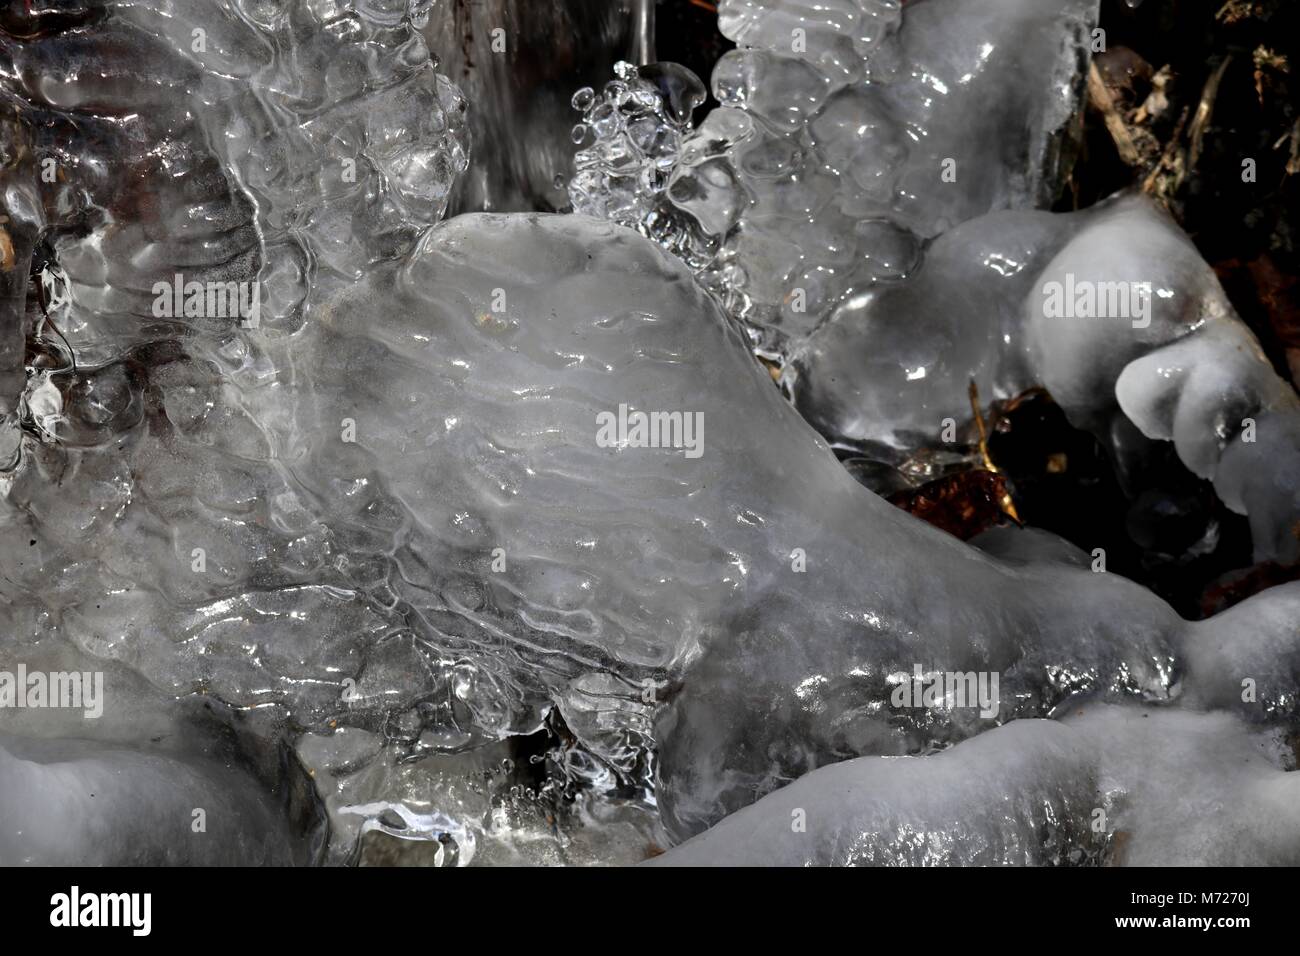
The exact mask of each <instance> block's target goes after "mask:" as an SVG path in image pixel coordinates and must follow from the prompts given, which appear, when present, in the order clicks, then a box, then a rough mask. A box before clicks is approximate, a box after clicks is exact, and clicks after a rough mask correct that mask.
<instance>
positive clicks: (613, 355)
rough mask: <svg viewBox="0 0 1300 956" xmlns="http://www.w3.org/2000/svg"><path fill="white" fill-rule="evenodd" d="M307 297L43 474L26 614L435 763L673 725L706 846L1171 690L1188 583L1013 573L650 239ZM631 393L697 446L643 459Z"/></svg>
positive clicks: (174, 370)
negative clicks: (800, 790) (788, 803)
mask: <svg viewBox="0 0 1300 956" xmlns="http://www.w3.org/2000/svg"><path fill="white" fill-rule="evenodd" d="M314 317H315V318H314V321H312V322H310V323H309V324H308V325H306V326H305V327H304V328H302V329H301V330H300V331H299V332H298V333H297V334H296V335H295V336H293V337H292V338H291V339H286V338H281V337H273V336H267V337H264V338H263V337H251V336H250V337H249V338H248V339H247V343H248V346H249V351H248V353H247V354H246V355H245V356H244V357H243V359H242V362H243V364H242V365H241V366H238V367H234V368H229V369H222V368H220V367H217V366H205V365H202V364H200V363H194V362H187V361H184V360H181V359H177V360H175V361H171V362H161V361H160V362H159V363H158V365H157V366H156V367H155V368H153V369H151V370H150V371H149V372H148V375H149V376H150V379H151V381H156V382H157V383H158V384H157V386H156V387H157V388H158V389H159V390H160V393H161V395H162V400H161V402H160V404H159V405H157V406H156V409H155V411H154V412H153V413H152V414H151V415H149V416H145V417H144V418H143V419H141V420H140V421H139V422H138V423H137V424H136V425H134V426H133V427H132V429H131V431H130V440H129V441H128V442H127V443H126V444H125V446H124V450H123V452H122V454H121V457H120V458H119V457H115V456H114V455H111V454H110V453H109V451H108V450H106V449H104V450H97V452H98V453H97V454H94V455H92V454H89V453H87V454H83V455H82V456H81V457H80V458H79V463H80V468H79V470H78V471H77V472H75V473H69V474H67V475H66V476H65V479H64V482H63V485H62V486H61V487H60V488H59V489H58V491H57V495H56V493H55V490H54V488H53V486H52V485H51V484H50V483H49V482H48V481H46V480H41V479H40V476H39V473H38V472H37V471H36V470H35V469H32V470H30V471H28V472H26V473H24V474H23V475H22V476H20V477H19V479H18V480H16V481H15V484H14V487H13V488H12V489H11V492H10V498H11V501H13V502H14V503H15V504H18V505H19V506H20V507H21V508H22V511H23V512H24V513H25V514H27V515H30V516H32V517H31V518H29V522H30V523H29V524H28V526H27V528H25V529H24V530H23V531H21V532H20V533H22V534H29V533H30V534H31V535H32V537H33V538H34V540H36V541H37V542H38V546H37V547H36V549H35V550H33V549H27V550H26V551H23V552H11V554H13V557H12V558H11V559H10V562H11V563H10V565H9V568H8V570H9V573H10V575H11V578H10V579H11V580H18V581H26V582H28V583H29V584H28V586H29V587H30V592H29V595H28V596H26V597H25V599H24V600H23V601H20V602H15V604H14V605H13V606H12V607H11V609H10V612H9V613H10V615H11V620H12V625H13V627H14V630H15V632H16V633H24V634H30V635H32V636H33V637H35V636H38V635H39V634H40V633H42V631H43V629H44V628H45V627H47V626H49V625H48V624H47V623H45V622H50V623H53V624H55V625H56V626H57V627H58V628H59V629H60V630H61V631H62V632H63V633H64V634H66V635H67V636H68V637H69V638H71V639H72V640H73V641H75V642H76V643H77V644H78V645H79V646H81V647H83V648H84V649H86V650H87V651H89V652H91V653H93V654H97V655H100V656H105V657H112V658H115V659H118V660H121V661H124V662H127V663H129V664H130V665H131V666H133V667H135V668H138V669H140V670H141V671H143V672H144V673H146V674H147V675H149V677H150V678H151V679H152V680H154V681H155V682H156V683H158V684H159V685H160V686H163V687H165V688H168V689H170V690H172V691H174V692H177V693H184V692H186V691H188V690H203V691H205V692H207V693H209V694H212V695H215V696H217V697H219V698H220V699H222V700H225V701H228V702H230V703H233V704H237V705H240V706H252V705H256V704H261V705H268V704H275V705H279V706H281V707H284V708H286V709H287V710H288V711H289V712H290V714H291V715H292V718H293V720H294V722H295V723H296V725H297V726H302V727H320V726H321V725H322V723H323V722H325V721H328V720H339V721H343V722H345V723H350V724H352V725H355V726H358V727H362V728H364V729H368V730H370V731H372V732H373V731H378V730H382V732H383V733H384V735H385V736H386V737H387V738H388V739H389V740H390V741H393V742H394V743H395V744H397V745H398V746H399V747H401V748H403V751H404V752H410V753H413V754H416V753H428V752H439V751H454V750H459V749H463V748H465V747H467V746H473V745H475V744H479V743H483V742H485V741H488V740H492V739H497V738H500V737H502V736H505V735H509V734H519V733H526V732H532V731H533V730H535V729H537V728H538V727H539V726H540V723H541V721H542V719H543V717H544V715H545V713H546V712H547V710H548V709H549V708H550V707H551V706H553V705H558V706H559V708H560V711H561V712H562V713H563V716H564V719H565V721H566V723H567V725H568V727H569V728H571V729H572V731H573V732H574V733H575V734H576V735H577V737H578V738H579V740H580V741H581V742H582V743H583V744H584V745H585V746H587V747H589V748H590V749H592V750H594V751H595V752H596V753H597V754H599V755H600V756H601V757H602V758H603V759H604V760H606V761H608V762H609V763H610V764H611V765H612V766H613V767H616V768H619V770H620V772H622V773H624V774H626V775H629V776H635V775H637V774H639V773H642V772H644V760H645V752H646V749H647V748H648V747H649V746H650V744H651V743H652V740H654V739H657V741H658V744H659V748H660V753H661V757H662V765H661V775H660V776H661V782H662V790H661V797H662V802H663V806H664V809H665V817H666V819H667V820H669V821H670V825H671V826H672V828H673V829H674V830H675V831H676V832H678V833H679V834H685V833H690V832H694V831H695V830H698V829H699V828H701V827H703V826H704V825H706V824H708V823H710V822H712V821H714V820H716V819H718V818H720V817H721V816H722V815H724V814H725V813H726V812H728V811H729V810H734V809H736V808H738V807H740V806H743V805H744V804H746V803H748V802H750V801H751V800H753V799H754V797H755V796H756V795H761V794H762V793H764V792H767V791H768V790H771V789H773V788H775V787H777V786H779V785H781V784H782V783H784V782H786V781H788V780H789V779H791V778H793V777H795V776H797V775H799V774H800V773H803V772H805V771H807V770H811V769H813V768H815V767H817V766H819V765H821V764H823V763H827V762H830V761H833V760H836V759H843V758H845V757H849V756H854V755H856V754H860V753H909V752H917V751H924V750H925V749H927V748H930V747H933V746H938V745H942V744H943V743H945V742H948V741H951V740H957V739H961V738H962V737H965V736H968V735H970V734H972V733H976V732H978V731H979V730H982V729H985V728H987V727H989V726H993V725H994V724H995V723H996V722H998V721H1000V720H1005V719H1009V718H1010V717H1013V716H1033V715H1042V714H1045V713H1047V712H1049V710H1050V709H1051V707H1052V706H1054V704H1055V703H1057V702H1058V701H1059V700H1061V699H1062V698H1063V697H1065V696H1066V695H1068V694H1071V693H1074V692H1077V691H1080V690H1091V691H1096V692H1098V693H1103V694H1112V695H1120V696H1128V695H1138V696H1143V697H1155V698H1159V697H1163V696H1166V695H1167V694H1168V692H1169V687H1170V684H1171V682H1172V681H1173V679H1174V677H1175V675H1176V667H1177V664H1176V657H1175V651H1174V645H1173V643H1172V642H1173V640H1174V639H1175V637H1176V636H1177V635H1178V633H1179V632H1180V628H1181V627H1182V625H1181V622H1180V621H1179V620H1178V618H1177V617H1176V616H1175V615H1174V614H1173V613H1172V612H1171V611H1170V610H1169V609H1168V608H1167V607H1166V606H1165V605H1164V604H1163V603H1162V602H1160V601H1159V600H1157V599H1155V598H1154V597H1152V596H1151V595H1150V594H1148V593H1147V592H1145V591H1143V590H1142V589H1140V588H1138V587H1136V586H1133V585H1131V584H1129V583H1128V582H1125V581H1123V580H1122V579H1119V578H1115V577H1113V576H1108V575H1104V574H1093V573H1092V572H1091V571H1088V570H1080V569H1076V568H1072V567H1068V566H1051V565H1045V566H1042V567H1036V566H1024V565H1021V566H1011V565H1003V564H1000V563H998V562H997V561H994V560H992V559H990V558H988V557H985V556H983V555H981V554H980V553H979V552H977V551H975V550H972V549H970V548H967V547H966V546H964V545H962V544H961V543H960V542H958V541H956V540H955V539H953V538H950V537H948V536H947V535H944V534H942V533H940V532H938V531H935V530H934V529H932V528H930V527H928V526H926V525H923V524H921V523H920V522H918V521H916V520H914V519H913V518H911V517H910V516H908V515H906V514H905V513H903V512H901V511H899V510H898V509H895V508H893V507H892V506H890V505H888V504H887V503H885V502H884V501H882V500H881V499H879V498H877V497H875V496H874V495H871V494H870V493H868V492H866V491H865V490H864V489H862V488H861V487H860V486H859V485H858V484H857V483H856V482H855V481H854V480H853V479H852V478H851V477H850V476H849V475H848V473H847V472H846V471H845V470H844V469H843V468H842V467H841V466H840V465H839V463H838V462H837V461H836V459H835V458H834V456H833V455H832V454H831V453H830V452H829V450H828V449H827V447H826V445H825V443H824V442H822V441H821V440H820V439H819V438H818V437H817V435H816V434H815V433H814V432H813V431H812V430H811V429H810V428H809V427H808V426H807V425H806V424H805V423H804V422H803V421H802V420H801V419H800V418H799V417H798V415H797V414H796V413H795V412H794V410H793V409H791V408H790V406H789V405H788V404H787V403H786V402H785V401H783V399H782V398H781V395H780V393H779V391H778V390H777V389H775V388H774V387H773V386H772V383H771V381H770V379H769V378H768V377H767V376H766V375H765V373H764V372H763V371H762V370H761V369H760V368H759V366H758V365H757V364H756V363H755V362H754V361H753V360H752V358H751V357H750V354H749V352H748V350H747V348H746V347H745V343H744V341H743V340H742V338H741V336H740V334H739V333H738V332H737V331H736V330H735V328H734V326H732V325H731V324H730V323H728V322H727V320H726V319H725V318H724V317H723V315H722V314H721V312H720V311H719V309H718V308H717V306H716V304H715V302H714V301H713V300H712V299H711V298H710V297H709V296H708V295H707V294H706V293H704V292H703V291H701V290H700V289H699V288H698V286H697V285H696V284H695V283H694V282H693V281H692V279H691V276H690V273H689V272H688V271H687V270H686V269H685V268H684V267H683V266H682V265H681V264H680V263H678V262H676V261H675V260H673V259H671V258H670V257H668V256H667V255H666V254H665V253H663V252H662V251H661V250H659V249H658V247H656V246H655V245H654V244H652V243H650V242H647V241H646V240H644V239H642V238H640V237H638V236H637V235H635V234H634V233H632V232H630V231H626V230H623V229H620V228H618V227H614V226H611V225H609V224H607V223H601V222H597V221H595V220H590V219H585V218H582V217H577V216H565V217H545V216H542V217H538V216H462V217H458V218H457V219H455V220H452V221H450V222H447V223H444V224H442V225H440V226H437V227H435V228H434V229H432V230H431V231H429V232H428V233H427V234H426V236H425V237H424V239H423V240H422V242H421V243H420V246H419V247H418V249H417V250H416V251H415V252H414V253H413V254H412V255H411V256H410V257H409V258H408V259H407V260H405V261H403V262H401V263H392V264H380V265H378V266H376V267H375V268H374V269H372V271H371V273H370V274H369V275H368V276H367V277H366V278H365V279H363V280H362V281H361V282H359V283H357V284H355V285H353V286H351V287H348V288H345V289H340V290H338V291H337V292H336V293H335V294H334V295H332V296H331V297H330V299H329V300H328V301H326V302H322V303H321V305H320V307H319V308H318V309H317V310H316V311H315V312H314ZM254 373H256V374H254ZM620 406H625V407H624V408H623V409H622V410H620ZM638 412H642V413H661V414H666V415H672V414H678V415H679V418H678V419H677V421H678V422H679V423H681V425H682V426H684V425H685V423H686V422H688V421H689V422H690V423H691V431H690V432H689V434H688V433H687V432H686V431H685V430H684V427H683V428H682V429H679V430H677V431H670V432H667V433H659V437H662V438H665V439H667V440H668V441H669V444H670V445H671V440H672V439H673V438H674V436H675V437H676V438H677V439H684V440H683V441H681V442H679V444H678V446H677V447H653V446H650V447H647V442H646V441H645V440H644V439H645V438H646V435H645V434H642V435H641V436H640V438H638V437H637V434H636V433H635V431H629V430H628V429H627V427H626V426H627V421H630V420H631V419H632V416H633V415H634V413H638ZM620 420H624V424H623V425H617V422H618V421H620ZM602 422H605V424H604V425H602ZM610 423H615V425H610ZM615 426H617V427H615ZM606 428H610V429H612V430H609V431H606ZM796 463H797V464H796ZM110 466H111V467H110ZM107 490H112V491H113V494H114V495H116V497H114V498H112V499H110V502H111V504H104V503H102V502H101V503H100V504H98V505H93V506H92V505H91V504H90V502H92V501H95V500H97V498H96V496H99V497H100V498H102V497H103V495H104V493H105V491H107ZM78 502H85V504H84V505H78ZM124 539H129V540H131V541H132V542H135V544H134V546H133V547H132V548H130V549H123V548H121V547H120V544H119V542H120V541H121V540H124ZM195 549H200V550H201V551H202V554H203V557H204V561H203V562H202V568H201V569H200V567H199V565H197V564H196V560H195V558H194V554H195ZM918 565H922V566H924V567H926V568H927V569H928V570H927V573H926V574H924V575H918V574H916V573H915V571H914V568H915V567H917V566H918ZM51 583H52V585H53V586H51ZM42 584H43V585H44V586H43V587H42ZM36 593H40V594H41V599H40V600H39V601H33V600H32V597H31V595H34V594H36ZM1112 607H1113V608H1116V609H1120V608H1122V609H1123V610H1122V612H1118V611H1117V613H1116V614H1115V615H1109V614H1104V613H1098V609H1099V608H1112ZM915 667H920V668H921V669H923V670H924V671H925V672H927V673H929V672H931V671H962V672H966V671H980V672H994V671H996V672H998V673H999V674H1000V675H1001V691H1000V693H1001V696H1000V699H999V700H998V701H996V702H994V703H993V704H992V705H991V707H990V708H989V709H988V713H986V714H984V715H981V714H979V713H977V712H974V711H971V710H967V711H952V712H945V711H942V710H940V711H938V712H936V711H933V710H924V709H921V708H917V709H915V710H905V711H899V710H897V709H892V708H891V706H890V699H891V695H892V693H893V691H894V690H895V688H896V687H897V686H898V685H899V684H900V683H902V682H903V681H905V680H909V679H910V678H909V676H908V675H910V674H912V672H913V669H914V668H915ZM664 700H667V701H668V706H667V707H666V708H665V709H664V710H663V711H662V713H659V714H658V715H657V716H658V724H657V727H656V726H652V720H653V719H654V718H655V717H656V711H657V709H658V708H657V705H658V704H659V703H660V702H662V701H664ZM774 713H775V714H778V715H779V718H778V719H773V718H772V714H774Z"/></svg>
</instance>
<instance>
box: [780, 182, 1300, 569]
mask: <svg viewBox="0 0 1300 956" xmlns="http://www.w3.org/2000/svg"><path fill="white" fill-rule="evenodd" d="M1053 284H1055V285H1058V286H1060V287H1061V288H1063V289H1064V288H1071V289H1073V288H1078V289H1084V288H1085V287H1089V288H1091V289H1093V290H1102V293H1103V294H1104V290H1106V289H1108V288H1110V287H1112V286H1119V287H1122V289H1124V290H1128V289H1131V288H1137V286H1138V285H1139V284H1145V285H1146V286H1147V287H1148V288H1149V289H1150V290H1151V291H1150V296H1149V302H1150V309H1149V315H1147V316H1139V315H1136V314H1135V315H1134V316H1133V317H1132V318H1131V319H1130V318H1129V317H1128V316H1127V315H1120V314H1115V315H1106V314H1102V315H1087V314H1065V315H1059V316H1057V315H1051V316H1049V315H1048V314H1047V312H1048V309H1047V305H1048V293H1049V292H1050V290H1051V288H1052V286H1053ZM1122 294H1123V295H1125V296H1127V295H1128V292H1127V291H1124V292H1123V293H1122ZM1107 308H1109V306H1108V307H1107ZM1126 308H1127V306H1126ZM1121 311H1122V310H1121ZM1143 322H1146V323H1147V324H1145V325H1144V324H1143ZM786 381H787V384H788V385H789V387H790V389H791V391H792V394H793V397H794V401H795V404H796V406H797V407H798V408H799V410H800V411H801V412H802V413H803V414H804V416H805V417H807V418H808V419H809V421H811V422H812V423H813V424H814V425H815V426H817V428H818V430H819V431H821V432H822V433H823V434H825V435H827V436H829V437H831V439H832V440H833V441H835V442H837V443H840V444H844V445H847V446H850V447H859V448H862V449H864V450H868V451H869V453H871V454H873V455H874V456H876V457H878V458H880V459H882V460H885V461H890V462H893V463H899V462H901V461H903V460H905V459H906V458H907V457H908V456H909V455H911V454H914V453H915V452H916V450H918V449H923V448H930V449H935V448H941V447H942V442H941V440H940V436H941V432H942V429H943V422H944V421H945V419H948V418H953V419H954V420H956V421H963V420H965V418H966V417H968V416H969V411H968V409H969V404H968V403H969V396H968V387H969V383H970V382H972V381H973V382H975V383H976V385H977V386H978V387H979V390H980V394H981V395H982V396H986V397H988V398H990V399H992V398H1010V397H1012V396H1014V395H1017V394H1019V393H1020V392H1022V391H1024V390H1025V389H1027V388H1030V387H1032V386H1034V385H1042V386H1044V387H1046V388H1047V390H1048V391H1049V392H1050V393H1051V394H1052V397H1053V398H1054V399H1055V400H1056V401H1057V402H1058V403H1059V404H1060V405H1061V406H1062V408H1063V409H1064V410H1065V412H1066V414H1067V416H1068V417H1069V418H1070V420H1071V421H1072V422H1073V423H1074V424H1075V425H1077V426H1079V427H1083V428H1088V429H1091V430H1092V431H1093V432H1094V433H1095V434H1097V436H1098V437H1099V438H1101V439H1102V440H1103V441H1104V442H1106V443H1107V444H1109V446H1110V448H1111V450H1112V452H1113V453H1114V454H1115V456H1116V457H1117V458H1118V459H1120V460H1121V461H1123V460H1124V459H1125V458H1126V457H1131V456H1133V455H1140V454H1142V453H1143V450H1142V449H1141V448H1138V449H1133V448H1132V447H1131V446H1129V447H1126V446H1125V445H1124V444H1123V442H1122V441H1121V440H1118V439H1117V436H1123V435H1124V432H1123V431H1122V430H1117V428H1116V426H1117V424H1118V422H1119V420H1120V419H1121V416H1123V418H1126V419H1127V420H1128V421H1130V422H1132V424H1134V425H1136V426H1137V428H1138V429H1140V431H1141V433H1142V434H1143V435H1145V436H1146V437H1147V438H1150V439H1154V440H1171V441H1173V443H1174V447H1175V449H1176V451H1177V453H1178V456H1179V458H1180V459H1181V460H1182V461H1183V463H1184V464H1185V465H1186V466H1187V467H1188V469H1189V470H1190V471H1192V472H1193V473H1194V474H1196V475H1197V476H1199V477H1201V478H1206V479H1209V480H1211V481H1213V482H1214V485H1215V489H1216V491H1217V492H1218V494H1219V497H1220V498H1221V499H1222V500H1223V501H1224V503H1225V504H1227V505H1228V507H1229V508H1231V509H1233V510H1234V511H1236V512H1238V513H1241V514H1246V515H1248V516H1249V518H1250V526H1251V534H1252V539H1253V542H1254V547H1255V555H1256V558H1257V560H1266V559H1272V560H1277V561H1281V562H1289V561H1294V560H1296V559H1297V558H1298V557H1300V538H1297V537H1296V535H1295V534H1294V531H1293V529H1294V528H1295V526H1296V522H1297V521H1300V440H1298V439H1300V401H1298V400H1297V398H1296V394H1295V391H1294V389H1292V388H1291V386H1290V385H1289V384H1288V383H1287V382H1285V381H1283V380H1282V379H1281V378H1280V377H1279V376H1278V375H1277V373H1276V372H1275V371H1274V370H1273V367H1272V365H1271V364H1270V363H1269V362H1268V360H1267V358H1266V357H1265V356H1264V354H1263V352H1262V350H1261V349H1260V346H1259V343H1258V341H1257V340H1256V339H1255V337H1254V336H1253V335H1252V334H1251V332H1250V331H1249V330H1248V329H1247V328H1246V327H1245V325H1244V324H1243V323H1242V322H1241V320H1240V319H1239V318H1238V317H1237V316H1236V314H1235V312H1233V310H1232V306H1231V305H1230V304H1229V302H1228V299H1227V296H1226V295H1224V292H1223V289H1222V287H1221V286H1220V285H1219V282H1218V279H1217V278H1216V277H1215V275H1214V272H1213V270H1212V269H1211V268H1210V267H1209V266H1208V265H1206V264H1205V262H1204V261H1203V260H1202V259H1201V258H1200V256H1199V255H1198V254H1197V252H1196V250H1195V248H1194V247H1193V246H1192V245H1191V243H1190V241H1189V240H1188V239H1187V237H1186V236H1184V235H1183V233H1182V232H1181V230H1179V229H1178V228H1177V226H1176V225H1174V224H1173V222H1172V221H1170V220H1169V219H1168V217H1167V216H1166V215H1165V214H1164V213H1162V212H1160V211H1159V210H1157V209H1156V208H1155V207H1154V206H1153V205H1152V204H1151V203H1150V202H1149V201H1148V200H1146V199H1145V198H1144V197H1141V196H1122V197H1117V198H1116V199H1113V200H1111V201H1109V202H1107V203H1103V204H1101V205H1099V206H1097V207H1094V208H1092V209H1090V210H1086V211H1084V212H1079V213H1072V214H1052V213H1036V212H1004V213H996V214H993V215H990V216H986V217H981V218H979V219H974V220H971V221H970V222H967V223H965V224H963V225H961V226H958V227H957V228H955V229H952V230H950V231H949V232H947V233H945V234H944V235H943V236H941V237H940V238H939V239H937V240H936V241H935V243H934V244H933V246H932V247H931V248H930V250H929V252H928V253H927V257H926V263H925V266H924V267H923V268H922V269H921V270H920V271H919V272H918V273H917V275H916V276H914V277H913V278H912V279H911V280H910V281H908V282H906V283H902V284H899V285H895V286H893V287H890V288H886V289H881V290H878V291H876V292H872V293H868V294H864V295H862V296H858V297H856V298H853V299H850V300H848V301H846V302H845V303H844V304H843V305H841V306H840V307H839V308H838V309H837V310H836V312H835V313H834V315H833V316H832V317H831V319H830V321H828V322H827V324H826V325H825V326H823V327H822V328H821V329H820V330H819V331H818V332H817V333H816V334H814V335H813V336H811V337H810V338H809V339H808V341H807V342H806V344H805V345H804V346H802V347H801V348H800V349H799V350H797V351H796V352H795V354H794V355H793V357H792V361H791V365H790V367H789V368H788V369H787V371H786Z"/></svg>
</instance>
